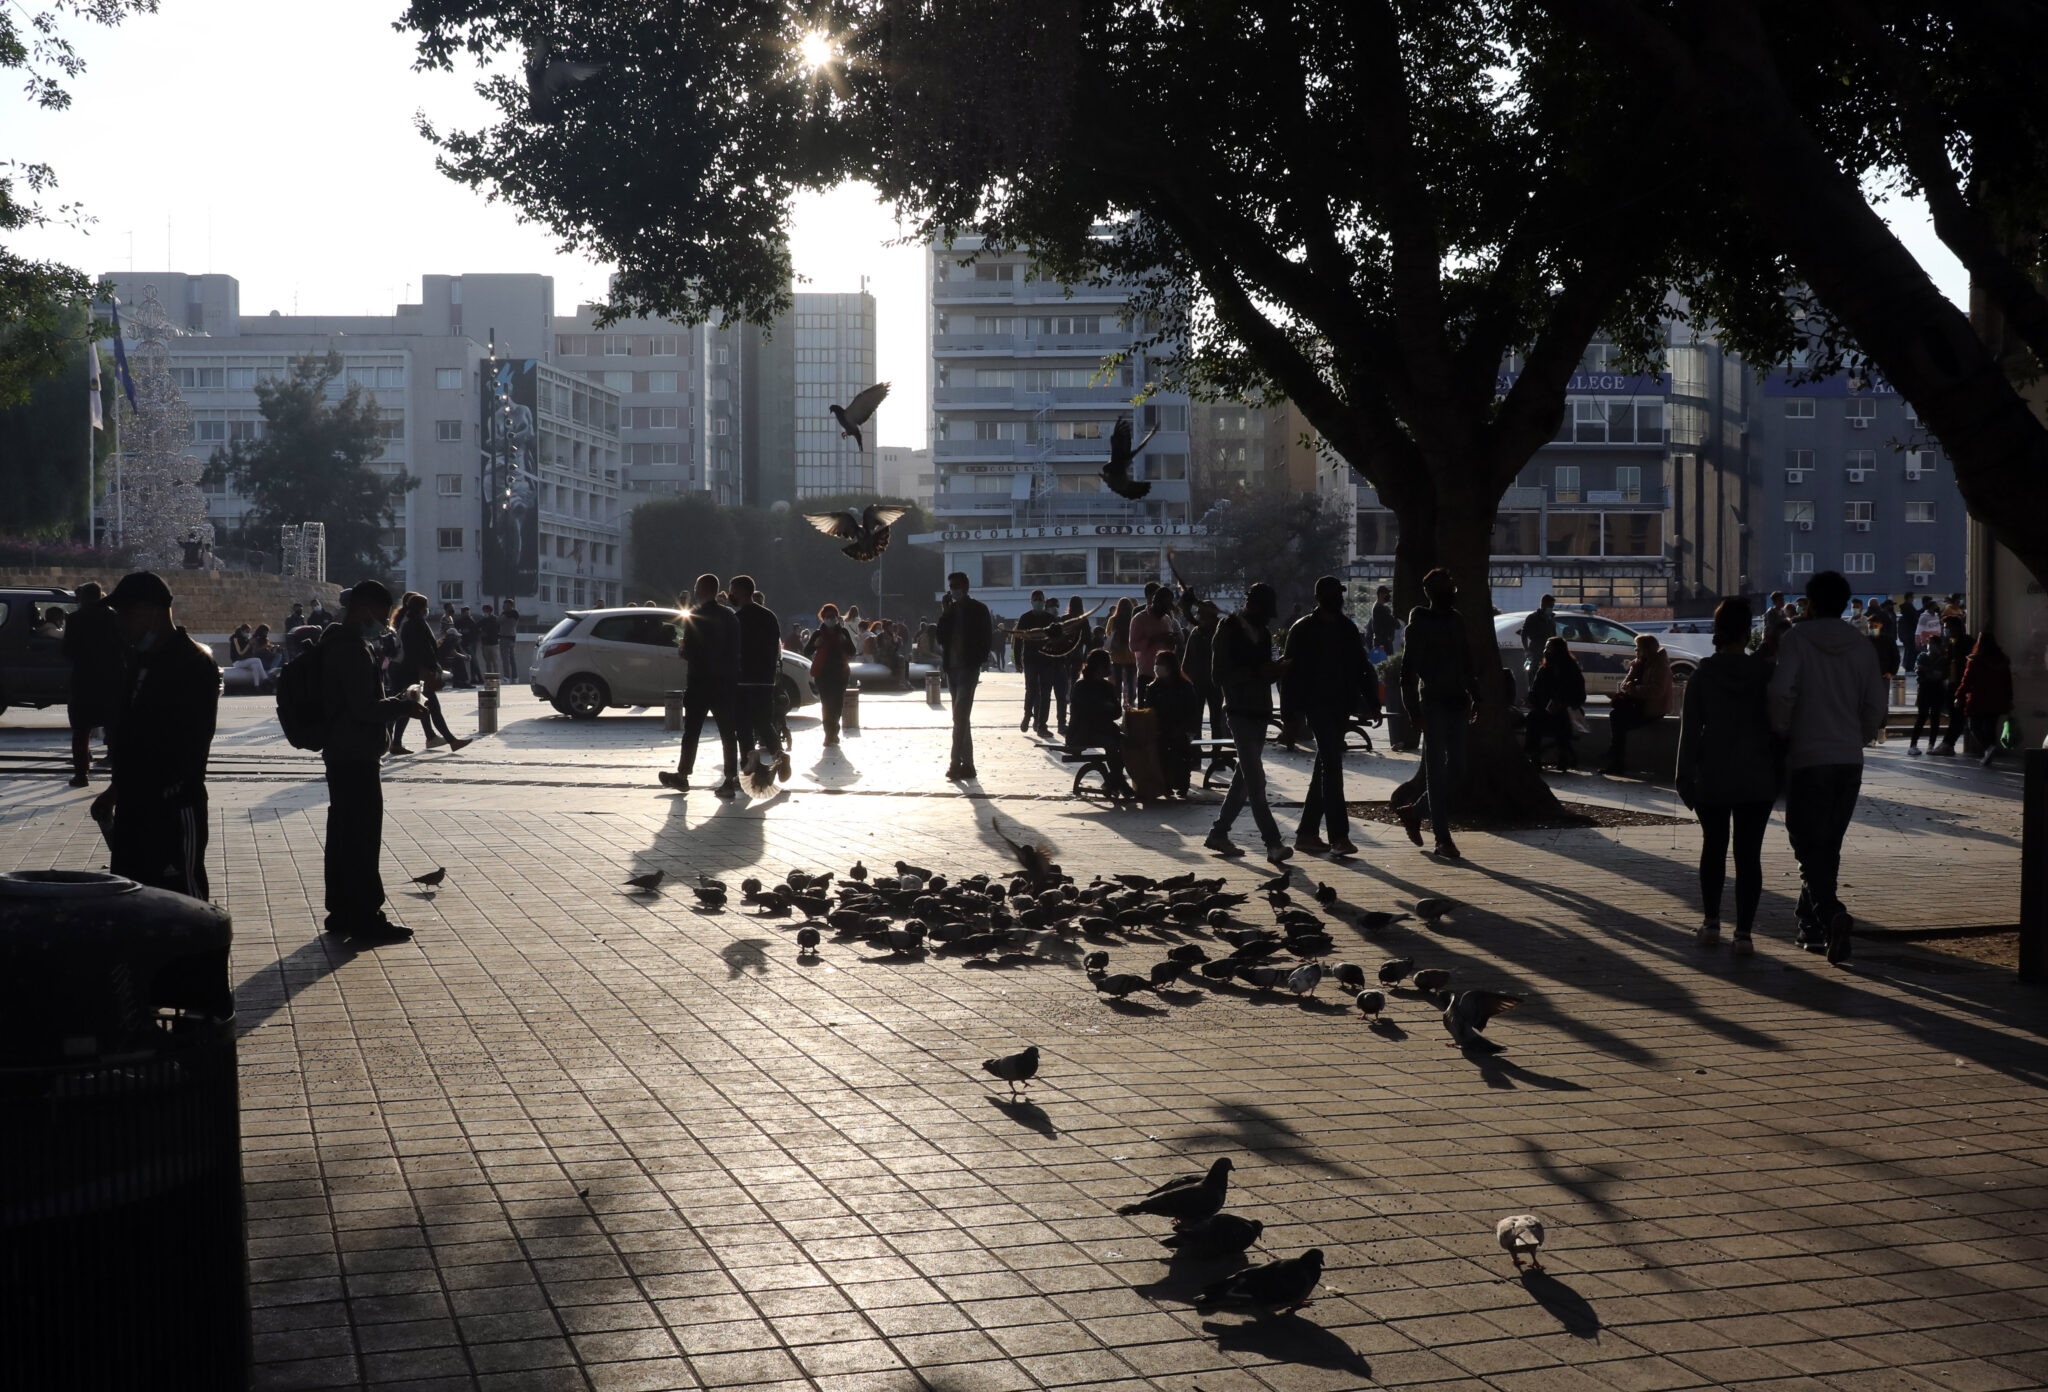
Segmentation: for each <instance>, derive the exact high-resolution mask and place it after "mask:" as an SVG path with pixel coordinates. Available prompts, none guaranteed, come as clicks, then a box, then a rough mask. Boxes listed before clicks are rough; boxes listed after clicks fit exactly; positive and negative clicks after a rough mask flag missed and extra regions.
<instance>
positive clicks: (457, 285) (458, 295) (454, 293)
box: [448, 276, 462, 304]
mask: <svg viewBox="0 0 2048 1392" xmlns="http://www.w3.org/2000/svg"><path fill="white" fill-rule="evenodd" d="M448 303H449V304H461V303H462V277H461V276H457V277H455V278H454V279H453V280H451V281H449V282H448Z"/></svg>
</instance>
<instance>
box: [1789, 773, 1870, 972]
mask: <svg viewBox="0 0 2048 1392" xmlns="http://www.w3.org/2000/svg"><path fill="white" fill-rule="evenodd" d="M1862 787H1863V765H1861V764H1815V765H1812V766H1811V767H1808V768H1797V769H1793V770H1792V773H1791V775H1790V777H1789V778H1787V779H1786V782H1785V835H1786V836H1787V837H1788V838H1789V839H1790V840H1791V842H1792V856H1793V858H1794V859H1795V860H1797V861H1798V862H1799V931H1800V935H1801V936H1802V937H1805V938H1819V937H1821V936H1823V935H1825V933H1826V931H1827V926H1828V922H1829V920H1831V919H1832V918H1834V916H1835V915H1836V914H1838V913H1841V912H1842V911H1843V909H1842V900H1841V898H1840V896H1839V895H1838V894H1837V893H1836V887H1837V884H1838V882H1839V881H1840V879H1841V874H1842V838H1843V837H1844V836H1845V835H1847V834H1848V831H1849V821H1850V819H1851V818H1852V817H1854V816H1855V815H1856V795H1857V793H1858V792H1859V791H1861V790H1862Z"/></svg>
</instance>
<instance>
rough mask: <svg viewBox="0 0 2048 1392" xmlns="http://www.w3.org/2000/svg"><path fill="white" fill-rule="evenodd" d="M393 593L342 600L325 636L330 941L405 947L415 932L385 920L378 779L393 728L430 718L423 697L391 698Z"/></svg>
mask: <svg viewBox="0 0 2048 1392" xmlns="http://www.w3.org/2000/svg"><path fill="white" fill-rule="evenodd" d="M390 613H391V591H389V590H387V589H385V588H384V586H383V585H381V584H379V583H378V582H377V581H375V580H360V581H357V582H356V585H355V587H354V588H353V589H351V590H349V591H348V592H347V594H345V595H344V596H343V598H342V613H341V620H340V622H338V623H336V624H334V625H333V626H331V627H330V628H329V629H328V630H327V631H326V632H325V633H324V634H322V635H321V636H320V705H321V711H322V713H323V714H325V716H326V717H327V738H326V742H325V743H324V744H323V745H322V747H321V750H320V758H321V762H322V763H324V764H325V765H326V767H327V855H326V867H325V868H326V879H327V923H326V928H327V931H328V932H330V933H334V934H336V935H338V936H341V937H346V938H351V939H355V940H357V941H361V942H403V941H404V940H405V939H407V938H410V937H411V936H412V929H410V928H405V927H401V926H400V925H399V924H396V923H393V922H392V921H391V920H390V919H389V918H388V917H386V916H385V913H384V878H383V874H382V872H381V869H380V866H379V862H380V861H381V859H382V858H383V853H384V785H383V781H382V778H381V776H380V774H379V772H378V767H377V765H378V760H380V759H381V758H382V757H383V756H384V753H385V750H386V748H387V747H388V739H389V736H388V733H387V731H388V728H389V726H390V724H391V722H393V721H395V720H397V719H398V718H399V717H401V716H411V715H422V716H423V715H425V714H426V713H427V703H426V701H425V699H424V698H423V697H421V696H420V694H419V693H418V692H416V691H412V690H409V689H408V690H405V691H401V692H399V693H398V694H397V695H396V696H386V695H385V694H384V678H383V675H382V673H380V672H379V671H378V667H377V657H376V654H375V653H374V652H373V651H372V649H371V644H372V643H375V642H377V641H379V640H381V639H382V638H383V636H384V631H385V628H386V623H385V620H386V617H387V616H388V615H389V614H390Z"/></svg>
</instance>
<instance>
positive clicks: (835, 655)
mask: <svg viewBox="0 0 2048 1392" xmlns="http://www.w3.org/2000/svg"><path fill="white" fill-rule="evenodd" d="M804 651H805V653H806V654H807V655H808V656H809V657H810V659H811V684H812V685H813V686H815V687H817V688H818V705H819V706H820V708H822V710H823V711H824V717H825V747H826V748H827V749H831V748H833V747H835V746H836V745H838V743H839V719H840V716H841V715H842V714H843V713H844V712H845V710H846V684H847V682H848V681H849V680H850V679H851V677H852V675H853V657H854V651H853V635H852V634H850V633H848V632H847V631H846V625H845V624H843V623H841V622H840V621H839V606H838V605H836V604H827V605H826V606H825V607H824V608H822V609H820V610H819V611H818V626H817V628H815V629H814V630H812V632H811V637H810V642H809V643H808V644H807V645H806V647H805V649H804Z"/></svg>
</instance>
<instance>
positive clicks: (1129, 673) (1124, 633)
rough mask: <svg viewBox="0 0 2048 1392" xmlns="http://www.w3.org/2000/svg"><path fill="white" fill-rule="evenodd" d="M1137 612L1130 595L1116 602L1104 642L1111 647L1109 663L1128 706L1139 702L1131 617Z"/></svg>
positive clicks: (1136, 656)
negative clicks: (1132, 646) (1132, 645)
mask: <svg viewBox="0 0 2048 1392" xmlns="http://www.w3.org/2000/svg"><path fill="white" fill-rule="evenodd" d="M1136 612H1137V605H1135V604H1134V603H1132V602H1131V598H1130V596H1129V595H1126V596H1124V597H1123V598H1122V599H1120V600H1118V601H1117V602H1116V608H1114V609H1112V610H1110V612H1109V632H1108V635H1107V639H1108V641H1107V642H1105V643H1104V644H1103V646H1104V647H1106V648H1108V649H1109V665H1110V667H1111V668H1112V669H1113V670H1114V672H1115V673H1116V687H1117V690H1118V691H1119V692H1120V693H1122V696H1123V702H1124V704H1125V705H1127V706H1134V705H1136V704H1137V703H1138V654H1137V653H1136V652H1134V651H1132V649H1131V618H1132V616H1133V615H1134V614H1136Z"/></svg>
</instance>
